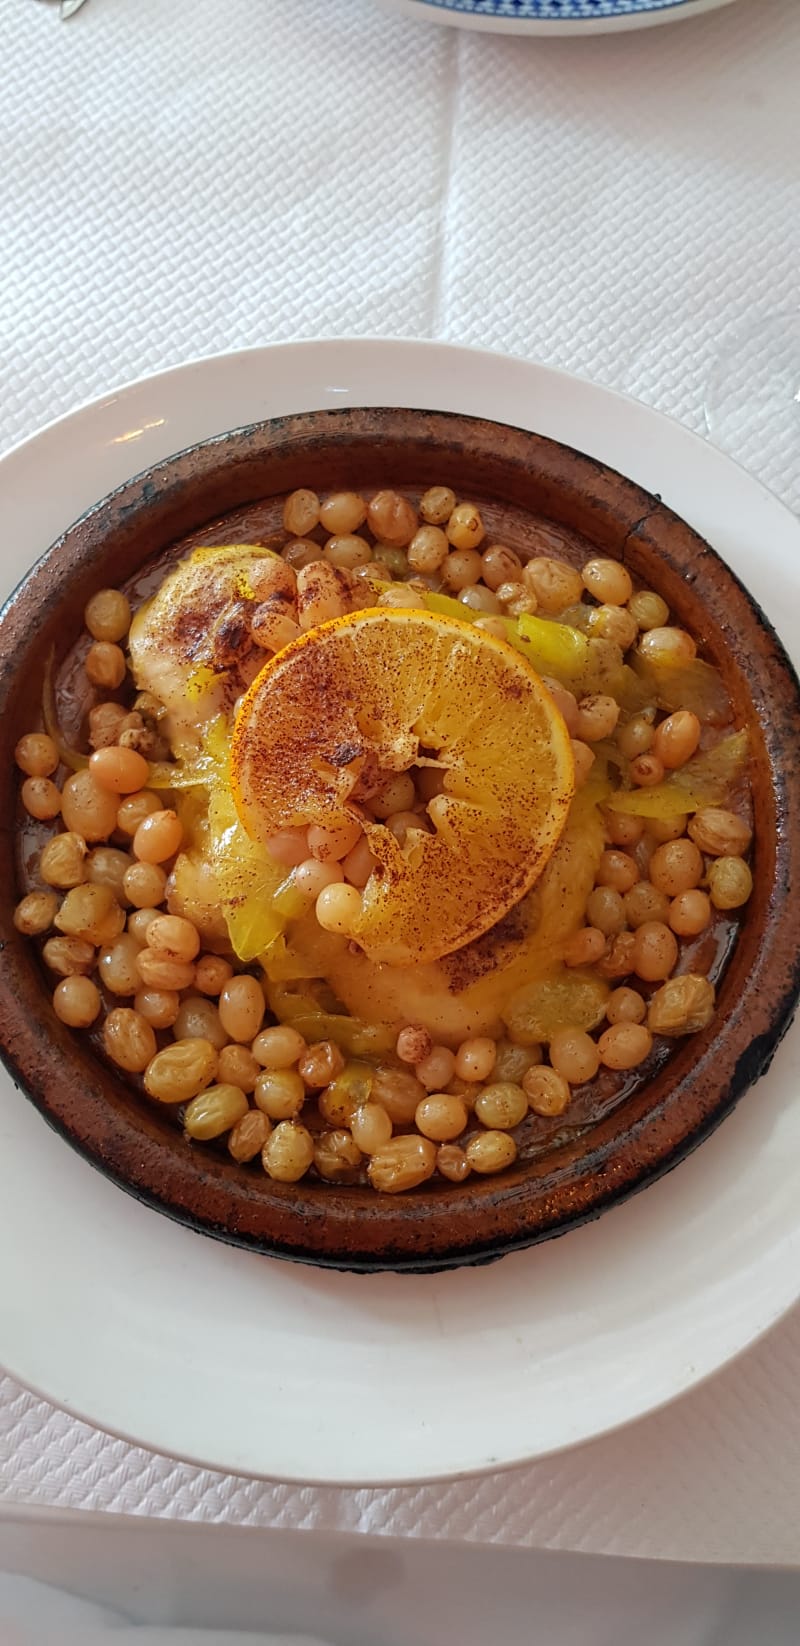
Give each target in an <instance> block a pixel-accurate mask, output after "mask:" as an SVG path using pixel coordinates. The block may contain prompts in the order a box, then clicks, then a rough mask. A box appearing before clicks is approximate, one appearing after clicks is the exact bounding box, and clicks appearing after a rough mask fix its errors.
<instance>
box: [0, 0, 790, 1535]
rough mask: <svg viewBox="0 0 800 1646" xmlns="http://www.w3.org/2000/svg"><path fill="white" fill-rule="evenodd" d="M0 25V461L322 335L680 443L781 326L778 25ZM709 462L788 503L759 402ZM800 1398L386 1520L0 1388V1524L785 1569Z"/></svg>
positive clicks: (722, 1385) (761, 1364)
mask: <svg viewBox="0 0 800 1646" xmlns="http://www.w3.org/2000/svg"><path fill="white" fill-rule="evenodd" d="M0 24H1V25H2V29H1V30H0V39H1V40H2V64H3V94H2V97H1V98H0V141H1V144H2V155H3V163H2V168H1V169H0V382H1V383H2V394H1V395H0V446H2V447H5V446H7V445H9V444H11V443H12V442H13V441H15V440H17V439H19V438H21V437H23V436H25V435H27V434H29V433H32V432H33V431H34V430H35V429H36V428H37V426H39V425H40V424H42V423H43V422H46V421H49V420H51V419H52V418H53V417H55V416H58V415H59V414H61V413H63V412H66V411H69V410H70V409H71V408H72V407H73V406H75V405H76V404H78V403H79V402H81V401H83V400H85V399H87V398H89V397H91V396H92V395H94V394H97V393H101V392H102V391H104V390H107V389H109V388H110V387H112V386H114V385H116V384H117V383H119V382H120V381H123V380H125V379H127V378H133V377H137V376H140V375H142V374H143V373H146V372H149V371H153V370H156V369H158V368H161V367H164V366H168V365H172V364H175V363H177V362H180V361H182V360H185V359H188V358H190V357H194V356H197V355H201V354H204V353H212V352H218V351H220V350H222V349H227V348H236V347H241V346H244V345H248V344H257V343H264V342H269V341H274V340H281V339H286V338H290V337H301V336H305V337H309V336H321V335H327V336H330V335H337V334H339V335H342V334H364V335H385V334H394V335H399V336H417V337H438V338H448V339H452V340H454V341H461V342H470V343H478V344H483V345H488V346H490V347H496V348H499V349H504V350H507V351H510V352H513V353H517V354H521V355H525V356H529V357H533V358H537V359H540V360H543V361H546V362H548V363H551V364H556V365H559V366H563V367H566V368H568V369H570V370H573V371H578V372H581V373H583V374H585V375H588V376H591V377H593V378H595V379H597V380H599V381H600V382H603V383H607V384H610V385H611V386H614V387H617V388H622V389H625V390H627V391H629V392H631V393H633V394H634V395H637V396H638V397H639V398H641V399H643V400H645V401H648V402H650V403H651V404H653V405H656V406H658V407H659V408H660V409H662V410H663V411H666V412H669V413H671V414H672V415H674V416H676V417H678V418H680V419H682V420H683V421H684V422H685V423H687V424H688V425H689V426H690V427H691V428H693V429H695V430H698V431H700V432H703V431H704V427H705V423H704V403H705V399H706V396H707V393H708V390H709V385H710V383H711V380H712V375H713V372H714V369H715V362H718V360H719V357H720V350H721V349H722V351H723V355H724V352H725V350H726V349H728V348H731V349H732V350H733V351H734V354H735V350H736V347H737V339H738V338H739V337H740V336H741V335H742V334H743V332H744V333H745V334H747V335H749V334H750V333H752V331H753V327H755V331H756V335H758V329H759V327H760V326H761V325H762V323H763V326H764V336H765V337H767V336H768V334H769V333H770V328H771V327H774V326H775V325H776V324H777V325H778V326H779V327H780V326H782V325H783V324H784V322H785V321H787V320H788V322H789V323H790V324H791V323H792V322H793V320H796V317H797V310H798V290H797V271H798V265H799V262H800V146H799V145H798V141H797V137H798V126H797V116H796V113H795V109H796V101H797V84H798V74H799V72H800V7H798V5H797V4H796V0H741V3H740V4H737V5H735V6H733V7H730V8H727V9H725V10H722V11H720V12H718V13H714V14H711V15H709V16H708V17H707V18H702V19H699V20H697V21H695V22H691V23H687V24H685V25H683V26H674V27H669V28H664V29H656V30H647V31H644V32H643V33H641V34H633V33H632V34H629V35H624V36H615V37H613V38H604V39H592V40H585V41H574V40H558V41H544V42H543V41H538V40H536V41H528V42H523V41H521V40H519V39H512V38H504V39H500V38H496V39H493V38H492V37H490V36H487V35H468V34H462V33H460V32H457V31H452V30H447V29H437V28H434V27H432V26H425V25H418V24H414V23H408V22H406V21H404V20H402V19H397V18H394V17H391V16H389V15H387V14H385V13H384V12H383V11H381V10H379V9H377V8H376V7H375V5H374V4H373V3H372V0H191V4H190V3H188V0H184V3H183V4H181V5H168V4H165V3H164V0H89V3H88V4H87V5H85V6H84V7H83V8H82V10H81V11H80V13H79V14H78V15H77V16H75V17H74V18H73V19H72V21H71V22H69V23H64V24H62V23H60V22H59V18H58V11H57V8H56V7H51V6H46V5H42V4H36V3H35V0H0ZM776 317H777V319H776ZM779 387H780V385H779ZM773 388H774V385H773ZM767 389H769V385H767ZM787 393H788V396H789V399H791V383H789V388H788V391H787ZM784 413H786V415H784ZM724 437H725V443H726V445H727V446H728V448H729V449H730V450H732V451H733V452H734V453H735V454H736V455H737V456H738V457H739V458H740V460H741V461H742V462H744V463H745V464H747V465H748V466H749V467H750V468H751V469H752V470H753V471H754V472H755V473H757V474H758V475H760V476H761V478H762V479H764V480H765V481H766V482H767V483H768V484H769V485H771V486H772V487H773V489H774V490H775V491H776V492H778V494H779V495H780V496H782V497H783V498H784V499H785V500H786V501H787V502H788V503H789V504H792V505H795V506H796V505H797V503H798V502H800V452H799V447H800V442H799V441H798V438H797V424H796V422H795V423H793V422H792V416H791V411H790V410H789V408H788V405H786V406H781V403H780V402H777V403H776V400H775V397H774V394H772V393H770V392H767V391H766V390H765V392H764V393H759V394H754V395H753V396H743V397H742V401H741V410H740V413H739V415H738V416H737V415H736V414H732V415H729V416H728V418H727V421H726V424H725V429H724ZM799 1376H800V1314H799V1313H795V1314H794V1315H793V1316H791V1317H790V1318H789V1319H787V1320H786V1321H785V1322H784V1323H783V1324H782V1325H781V1326H779V1327H778V1328H777V1329H776V1330H775V1331H774V1332H773V1333H772V1334H771V1335H770V1336H769V1337H768V1338H767V1339H766V1340H764V1341H763V1342H762V1343H761V1344H760V1345H759V1346H757V1347H756V1348H754V1349H753V1350H752V1351H751V1352H750V1353H749V1354H747V1355H746V1356H744V1357H743V1358H742V1359H741V1360H740V1361H739V1362H738V1363H737V1364H736V1365H735V1366H733V1367H731V1368H729V1369H728V1370H727V1371H725V1372H724V1373H722V1374H721V1375H720V1376H718V1377H717V1378H715V1379H714V1380H713V1381H712V1382H711V1383H710V1384H708V1385H707V1386H706V1387H705V1388H703V1389H700V1390H698V1391H696V1392H695V1393H693V1394H691V1395H690V1396H688V1397H687V1398H685V1399H683V1400H682V1401H680V1402H679V1403H677V1404H676V1405H674V1406H673V1407H671V1408H670V1409H669V1410H667V1411H665V1412H663V1413H661V1414H659V1415H657V1416H655V1417H652V1418H649V1419H647V1420H646V1421H645V1422H642V1423H640V1424H638V1425H636V1426H634V1427H633V1428H631V1429H629V1430H627V1431H625V1432H623V1433H621V1434H618V1435H616V1436H613V1437H611V1438H609V1439H605V1440H603V1441H600V1442H597V1443H595V1444H594V1445H592V1446H589V1447H584V1448H582V1449H581V1450H580V1451H576V1452H573V1453H571V1454H570V1455H568V1456H565V1457H561V1458H556V1459H553V1460H549V1461H546V1462H542V1463H539V1464H537V1465H535V1466H532V1467H528V1468H525V1469H523V1470H519V1471H516V1472H514V1473H511V1474H508V1475H503V1476H495V1477H491V1476H488V1477H483V1478H482V1479H480V1480H476V1481H471V1482H467V1483H463V1482H462V1483H459V1484H454V1485H432V1486H425V1487H422V1488H420V1489H416V1490H415V1489H392V1490H386V1491H376V1490H369V1491H343V1490H334V1489H326V1490H317V1489H302V1488H296V1487H288V1486H271V1485H269V1484H264V1483H259V1482H253V1481H246V1480H238V1479H231V1478H226V1477H224V1476H220V1475H215V1474H213V1473H210V1472H208V1471H204V1470H200V1469H196V1468H191V1467H188V1466H186V1465H183V1464H176V1463H173V1462H171V1461H169V1460H168V1459H166V1458H160V1457H155V1456H152V1455H149V1454H147V1453H145V1452H143V1451H139V1450H137V1449H136V1448H132V1447H130V1446H128V1445H126V1444H124V1443H123V1442H120V1441H116V1440H113V1439H110V1438H108V1437H107V1436H105V1435H102V1434H100V1433H98V1432H96V1431H94V1430H92V1429H90V1428H88V1427H86V1426H85V1425H83V1424H81V1423H78V1422H73V1421H72V1420H70V1419H69V1418H67V1417H65V1416H63V1415H62V1414H60V1413H59V1412H57V1411H54V1410H53V1409H52V1408H50V1407H48V1406H47V1405H46V1404H45V1403H43V1402H42V1401H40V1400H38V1399H36V1398H34V1397H33V1396H31V1395H28V1394H26V1393H24V1392H23V1391H21V1390H20V1389H18V1388H17V1387H16V1386H15V1385H14V1384H13V1383H12V1382H11V1381H10V1380H8V1379H6V1380H5V1381H4V1382H2V1383H0V1455H2V1477H1V1479H0V1500H5V1501H7V1502H17V1501H18V1502H21V1503H26V1504H34V1505H41V1506H43V1507H44V1506H48V1507H58V1506H65V1507H71V1508H84V1509H85V1508H92V1509H98V1508H99V1509H107V1510H114V1511H118V1512H119V1511H128V1512H131V1513H136V1514H151V1515H155V1516H159V1515H162V1516H172V1517H183V1518H186V1519H193V1520H215V1519H216V1520H224V1521H227V1522H240V1523H243V1524H247V1525H280V1526H293V1527H305V1528H311V1527H323V1526H324V1527H328V1528H340V1529H342V1530H345V1529H348V1530H369V1531H371V1532H376V1531H378V1532H395V1533H405V1534H408V1535H427V1536H438V1537H460V1538H473V1539H484V1540H500V1541H505V1542H509V1543H517V1544H528V1545H539V1546H551V1547H562V1548H572V1549H586V1550H597V1551H603V1552H615V1553H627V1554H634V1555H645V1554H646V1555H655V1556H661V1557H675V1558H685V1559H704V1560H712V1559H716V1560H731V1561H740V1560H742V1561H743V1560H749V1561H764V1562H788V1563H792V1564H795V1565H800V1516H799V1515H798V1513H797V1510H798V1484H797V1483H798V1480H800V1416H799V1415H798V1406H797V1396H796V1389H797V1384H798V1377H799Z"/></svg>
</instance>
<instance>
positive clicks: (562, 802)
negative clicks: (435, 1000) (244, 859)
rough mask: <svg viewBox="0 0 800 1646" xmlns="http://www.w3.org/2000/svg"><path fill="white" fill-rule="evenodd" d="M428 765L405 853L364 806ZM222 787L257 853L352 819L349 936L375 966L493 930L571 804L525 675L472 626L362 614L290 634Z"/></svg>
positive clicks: (508, 650) (568, 767) (562, 744)
mask: <svg viewBox="0 0 800 1646" xmlns="http://www.w3.org/2000/svg"><path fill="white" fill-rule="evenodd" d="M414 765H421V766H426V765H429V766H436V767H439V768H440V769H441V771H442V773H443V792H442V793H441V794H439V795H437V796H435V798H434V799H432V800H431V801H430V802H429V805H428V816H429V821H430V824H431V825H432V826H433V832H432V833H428V834H426V833H423V832H422V831H421V830H416V829H412V830H410V831H409V833H408V834H407V835H406V837H405V840H404V842H403V843H402V844H400V842H399V841H398V840H397V839H395V836H394V835H393V834H392V832H391V830H390V829H388V828H387V827H386V826H385V825H384V824H382V823H378V822H373V821H371V819H369V818H367V821H366V822H364V811H363V806H364V803H365V802H368V800H369V797H370V794H373V793H375V792H377V790H378V789H379V788H380V787H381V786H382V785H383V784H384V783H385V782H386V779H387V775H388V774H391V773H393V772H399V771H405V770H407V769H408V768H409V767H411V766H414ZM231 782H232V790H233V795H234V799H235V801H236V806H237V809H238V811H239V815H240V817H241V820H242V823H243V825H244V827H245V829H246V830H247V832H248V834H250V835H251V836H252V837H253V838H254V839H257V840H260V841H262V842H264V843H266V842H267V841H268V840H269V838H270V836H271V835H274V834H276V833H277V832H278V831H279V830H280V829H283V828H288V827H298V826H299V827H303V826H305V825H308V824H314V823H316V824H322V825H324V826H327V827H330V826H332V825H335V824H337V823H342V822H343V821H345V820H349V819H353V818H358V819H359V821H362V822H364V826H365V829H366V833H367V835H368V838H369V845H370V850H371V852H372V854H373V856H374V858H375V860H376V864H375V868H374V870H373V872H372V874H371V876H370V879H369V880H368V882H367V885H366V887H365V889H364V891H363V894H362V904H361V912H360V914H358V915H357V916H356V918H355V919H354V923H353V926H352V929H351V930H350V931H349V933H348V934H347V935H348V936H349V937H351V938H352V939H354V940H355V941H356V942H357V943H358V944H359V945H360V947H361V948H362V949H363V950H364V951H365V953H366V954H367V955H368V956H369V957H370V959H372V960H376V961H385V962H390V963H391V964H393V965H400V966H409V965H414V964H418V963H420V962H424V961H429V960H437V959H439V958H440V957H441V956H442V955H445V954H449V953H451V952H452V951H453V950H455V949H459V948H461V947H462V946H463V944H465V943H467V942H469V941H470V940H471V939H472V938H475V937H478V936H480V935H481V934H482V933H483V932H486V931H488V930H489V929H490V927H492V926H494V925H495V924H496V922H497V921H498V920H500V919H501V918H502V916H503V915H504V914H505V913H507V911H508V910H509V909H510V908H511V907H512V906H513V905H514V904H515V903H516V902H518V900H519V899H520V898H521V897H522V896H523V895H524V894H525V892H526V891H527V890H528V889H529V887H530V886H531V885H532V884H533V882H534V881H535V880H536V879H537V877H538V875H539V874H540V873H541V871H542V869H543V868H544V866H545V864H546V862H547V860H548V858H549V857H550V855H551V853H552V851H553V849H554V847H555V846H556V844H557V842H558V839H559V836H560V835H561V831H562V829H563V827H564V824H565V821H566V817H567V812H568V810H569V805H570V801H571V799H572V795H573V792H574V785H575V773H574V766H573V759H572V750H571V746H570V740H569V734H568V732H567V728H566V726H565V724H564V721H563V719H562V718H561V715H560V714H559V711H558V709H557V708H556V705H555V703H554V701H553V699H552V697H551V696H550V693H549V692H548V691H547V688H546V687H545V686H544V685H543V684H542V681H541V680H540V678H539V676H538V675H537V674H536V673H535V672H534V670H533V669H532V668H531V667H530V665H529V663H528V662H527V661H526V660H525V659H524V658H523V657H521V656H520V654H519V653H518V652H516V651H514V650H513V648H512V647H511V646H509V645H507V644H506V642H505V641H503V640H497V639H495V637H494V636H493V635H489V634H487V633H486V632H485V630H482V629H478V628H475V626H474V625H473V624H471V623H469V622H461V621H460V620H458V619H456V618H452V617H444V616H440V615H439V614H437V613H434V612H426V611H417V610H413V611H412V610H405V609H403V608H396V607H395V608H392V607H388V608H386V609H377V610H376V609H372V610H368V611H362V612H356V613H354V614H353V615H352V616H349V617H341V618H336V619H335V620H334V621H333V622H330V623H323V624H321V625H320V627H319V628H316V629H311V630H309V632H308V633H307V634H304V635H301V636H300V638H299V639H298V640H296V641H293V642H292V644H291V645H289V646H287V647H286V648H285V650H284V651H282V652H279V653H277V654H276V655H275V656H274V657H273V658H271V659H270V661H269V662H268V663H267V664H266V666H265V667H264V668H263V669H262V670H261V673H260V674H259V675H258V676H257V678H256V680H255V681H254V682H253V684H252V686H251V687H250V690H249V691H248V693H247V696H246V697H245V698H244V701H243V703H242V705H241V707H240V710H239V714H238V716H237V719H236V724H235V728H234V734H233V745H232V751H231Z"/></svg>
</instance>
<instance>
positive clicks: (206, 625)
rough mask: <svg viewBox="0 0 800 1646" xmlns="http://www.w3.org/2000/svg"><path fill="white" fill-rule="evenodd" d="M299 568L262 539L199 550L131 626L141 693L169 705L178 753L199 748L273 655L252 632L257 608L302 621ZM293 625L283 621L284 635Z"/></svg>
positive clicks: (166, 725)
mask: <svg viewBox="0 0 800 1646" xmlns="http://www.w3.org/2000/svg"><path fill="white" fill-rule="evenodd" d="M296 602H297V593H296V580H295V574H294V572H293V570H292V568H291V566H287V564H286V562H285V561H284V560H281V559H280V557H279V556H278V555H275V554H271V553H270V552H269V551H268V550H267V549H263V548H261V547H260V546H259V545H257V544H253V545H251V544H243V543H237V544H235V545H233V546H231V547H228V546H222V547H213V548H208V549H196V550H195V552H194V553H193V554H190V555H189V556H188V557H187V559H185V560H181V561H180V562H179V563H178V565H177V566H175V568H174V569H173V571H171V572H169V573H168V575H167V576H166V577H165V578H164V581H163V583H162V584H161V585H160V587H159V588H158V589H157V590H156V593H155V594H154V595H153V597H152V599H151V600H148V601H146V602H145V604H144V605H143V606H141V607H140V608H139V610H138V612H137V613H136V616H135V617H134V620H133V623H132V624H131V631H130V640H129V645H130V656H131V668H132V671H133V675H134V679H135V681H136V684H137V686H138V688H139V691H140V692H141V691H148V692H152V693H153V695H154V697H156V698H158V699H159V700H160V701H161V702H162V703H163V704H164V707H165V709H166V711H167V713H166V715H165V717H164V720H163V721H162V723H161V729H162V730H164V731H165V732H166V735H167V737H168V738H169V741H170V744H171V746H172V749H173V752H174V753H175V754H176V755H178V756H186V755H190V754H192V753H194V752H195V751H197V750H198V749H199V747H200V744H201V740H202V732H203V728H204V727H205V726H206V725H207V724H208V722H209V720H212V719H214V717H215V716H216V715H218V714H227V713H230V711H231V710H232V708H233V705H234V703H235V702H236V699H237V697H239V696H240V695H241V693H242V692H243V691H246V689H247V687H248V686H249V685H250V682H251V681H252V680H253V679H254V678H255V676H256V675H257V673H258V671H259V669H260V668H262V667H263V664H264V663H265V661H266V656H267V653H266V652H265V649H264V644H263V634H262V644H261V645H259V644H258V643H257V641H256V640H255V638H254V636H253V627H254V622H255V626H256V629H257V630H258V614H263V612H264V610H265V608H266V610H268V611H269V612H270V614H271V615H272V618H273V622H274V619H275V616H276V614H277V613H278V612H281V613H282V614H283V616H284V618H285V619H286V620H288V622H289V623H291V624H296V623H297V603H296ZM285 632H286V628H285V625H284V633H285Z"/></svg>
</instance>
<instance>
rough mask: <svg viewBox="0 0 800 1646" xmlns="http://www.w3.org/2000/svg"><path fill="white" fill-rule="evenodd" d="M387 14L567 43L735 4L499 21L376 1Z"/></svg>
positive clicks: (713, 1)
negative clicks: (610, 14) (613, 14)
mask: <svg viewBox="0 0 800 1646" xmlns="http://www.w3.org/2000/svg"><path fill="white" fill-rule="evenodd" d="M379 4H380V5H381V6H382V8H383V9H384V10H385V11H387V12H390V13H391V12H400V13H402V14H404V15H405V16H407V17H409V18H411V19H414V20H416V21H418V22H421V23H436V24H439V25H440V26H443V27H445V28H447V27H450V28H461V29H467V30H471V31H473V32H476V33H485V34H518V35H527V36H529V37H535V36H537V35H538V36H541V37H542V38H545V39H546V38H550V39H556V38H562V39H569V38H570V37H572V38H576V37H578V36H582V37H584V38H585V37H586V36H588V35H594V34H597V35H600V34H624V33H631V32H632V31H634V30H636V29H649V28H658V27H663V26H664V25H666V24H668V23H682V22H687V21H691V19H692V18H694V17H701V16H704V15H705V14H707V13H708V12H712V11H719V10H721V9H722V8H723V7H725V6H730V5H733V4H734V0H670V3H669V4H668V5H666V6H662V7H660V8H659V9H658V10H657V11H654V10H653V9H652V8H650V9H648V10H647V11H640V12H627V13H621V14H618V15H617V16H612V17H573V18H555V17H553V18H544V17H538V18H537V17H502V16H499V15H497V14H489V15H487V14H486V13H480V12H469V11H461V10H457V9H456V8H455V7H454V6H453V5H452V4H451V3H450V0H379Z"/></svg>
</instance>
